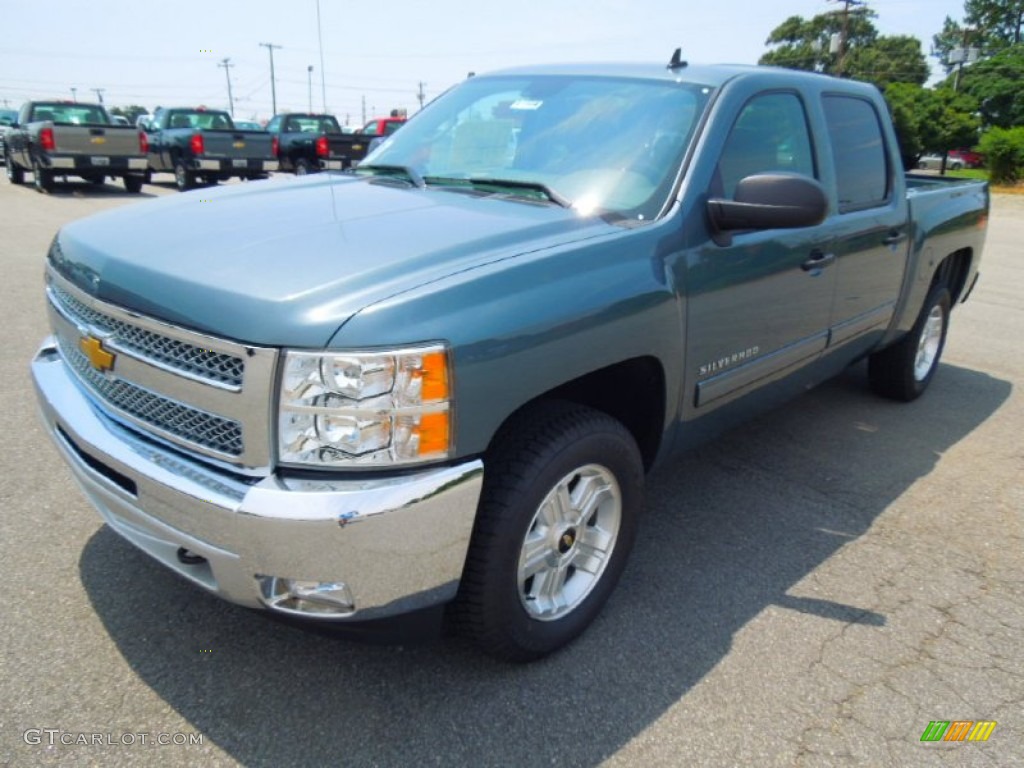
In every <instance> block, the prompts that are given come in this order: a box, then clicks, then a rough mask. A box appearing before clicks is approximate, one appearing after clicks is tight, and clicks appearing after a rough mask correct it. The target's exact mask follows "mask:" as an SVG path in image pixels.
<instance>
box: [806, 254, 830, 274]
mask: <svg viewBox="0 0 1024 768" xmlns="http://www.w3.org/2000/svg"><path fill="white" fill-rule="evenodd" d="M835 260H836V255H835V254H834V253H825V252H823V251H818V250H814V251H811V257H810V258H809V259H807V261H805V262H804V263H803V264H801V265H800V269H802V270H803V271H804V272H811V271H813V270H815V269H822V268H823V267H827V266H828V265H829V264H831V263H832V262H834V261H835Z"/></svg>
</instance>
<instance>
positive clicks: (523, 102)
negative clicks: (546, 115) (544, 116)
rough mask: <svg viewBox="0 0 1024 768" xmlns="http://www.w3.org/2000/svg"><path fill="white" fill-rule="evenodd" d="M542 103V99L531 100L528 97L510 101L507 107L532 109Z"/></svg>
mask: <svg viewBox="0 0 1024 768" xmlns="http://www.w3.org/2000/svg"><path fill="white" fill-rule="evenodd" d="M543 104H544V102H543V101H531V100H530V99H517V100H516V101H513V102H512V105H511V106H510V107H509V109H527V110H534V109H540V108H541V106H542V105H543Z"/></svg>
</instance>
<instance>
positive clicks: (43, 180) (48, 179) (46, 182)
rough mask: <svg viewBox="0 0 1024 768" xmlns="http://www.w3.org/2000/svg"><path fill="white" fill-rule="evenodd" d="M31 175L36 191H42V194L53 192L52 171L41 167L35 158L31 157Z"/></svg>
mask: <svg viewBox="0 0 1024 768" xmlns="http://www.w3.org/2000/svg"><path fill="white" fill-rule="evenodd" d="M32 176H33V178H34V180H35V185H36V191H37V192H42V193H43V194H48V193H50V192H53V171H52V170H50V169H48V168H43V167H42V166H41V165H40V164H39V160H37V159H36V158H32Z"/></svg>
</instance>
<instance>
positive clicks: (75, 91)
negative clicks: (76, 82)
mask: <svg viewBox="0 0 1024 768" xmlns="http://www.w3.org/2000/svg"><path fill="white" fill-rule="evenodd" d="M71 98H72V99H73V100H74V102H75V103H76V104H77V103H78V89H77V88H75V86H73V85H72V86H71Z"/></svg>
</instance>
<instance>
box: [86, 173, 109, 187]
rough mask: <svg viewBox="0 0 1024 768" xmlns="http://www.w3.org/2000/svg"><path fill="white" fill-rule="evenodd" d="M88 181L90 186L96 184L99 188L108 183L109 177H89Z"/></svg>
mask: <svg viewBox="0 0 1024 768" xmlns="http://www.w3.org/2000/svg"><path fill="white" fill-rule="evenodd" d="M86 181H88V182H89V183H90V184H95V185H96V186H97V187H98V186H100V185H102V184H105V183H106V181H107V177H106V176H103V175H100V176H89V177H88V178H87V179H86Z"/></svg>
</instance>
